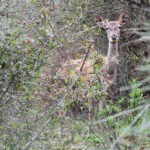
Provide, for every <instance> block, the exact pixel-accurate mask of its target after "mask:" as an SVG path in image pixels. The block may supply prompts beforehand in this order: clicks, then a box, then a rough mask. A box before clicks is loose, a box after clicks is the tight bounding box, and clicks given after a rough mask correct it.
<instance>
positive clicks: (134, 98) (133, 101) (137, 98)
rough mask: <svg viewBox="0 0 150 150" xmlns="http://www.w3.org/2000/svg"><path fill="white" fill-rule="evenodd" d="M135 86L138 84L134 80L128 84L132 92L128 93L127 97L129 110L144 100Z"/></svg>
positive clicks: (141, 93) (140, 91)
mask: <svg viewBox="0 0 150 150" xmlns="http://www.w3.org/2000/svg"><path fill="white" fill-rule="evenodd" d="M137 84H138V82H137V81H136V79H133V80H132V82H130V85H131V87H132V90H131V91H130V93H129V96H130V99H129V103H130V106H129V108H135V107H137V106H139V105H140V104H141V103H142V101H143V100H144V97H143V92H142V90H141V89H139V88H137Z"/></svg>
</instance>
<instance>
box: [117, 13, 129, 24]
mask: <svg viewBox="0 0 150 150" xmlns="http://www.w3.org/2000/svg"><path fill="white" fill-rule="evenodd" d="M127 20H128V12H127V11H126V12H123V13H122V14H121V15H120V17H119V19H118V22H119V24H120V25H121V26H122V25H124V24H126V23H127Z"/></svg>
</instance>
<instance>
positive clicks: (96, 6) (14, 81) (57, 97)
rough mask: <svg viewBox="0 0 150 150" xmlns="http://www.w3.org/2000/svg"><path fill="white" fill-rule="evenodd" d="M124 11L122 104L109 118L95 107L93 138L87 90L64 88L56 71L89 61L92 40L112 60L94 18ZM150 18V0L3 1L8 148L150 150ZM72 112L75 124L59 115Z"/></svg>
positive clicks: (0, 95)
mask: <svg viewBox="0 0 150 150" xmlns="http://www.w3.org/2000/svg"><path fill="white" fill-rule="evenodd" d="M124 11H128V14H129V20H128V23H127V24H126V25H125V26H124V28H123V29H122V32H121V39H120V41H119V54H120V57H119V59H120V63H119V67H118V78H117V79H118V81H117V83H118V84H117V87H116V89H117V90H116V93H115V95H116V96H115V100H111V98H110V99H109V100H108V101H107V105H106V109H105V110H104V111H103V112H102V115H100V114H99V112H98V110H97V108H95V118H94V120H93V124H94V126H93V132H92V134H90V135H89V134H87V130H88V118H87V107H88V104H86V105H85V104H84V102H83V101H81V100H80V98H81V97H80V96H79V95H78V93H79V92H80V95H82V92H81V91H82V90H81V89H80V90H81V91H79V90H76V92H74V90H73V89H72V88H70V87H71V85H70V84H69V83H68V84H69V86H66V88H62V87H61V86H62V82H63V81H59V80H57V79H58V78H59V76H58V75H56V73H57V71H58V70H59V69H60V68H61V67H62V65H63V63H64V62H65V61H66V60H67V59H77V58H84V57H85V54H86V53H87V50H88V48H89V46H90V44H91V43H92V47H90V49H91V52H90V53H92V52H93V51H96V52H97V53H99V54H102V55H106V53H107V47H108V40H107V36H106V33H105V31H104V30H102V29H100V28H99V27H98V26H97V24H96V23H95V21H94V15H95V14H97V15H101V16H103V17H104V18H107V19H108V20H117V19H118V17H119V15H120V14H121V12H124ZM149 20H150V1H149V0H0V149H1V150H20V149H21V150H25V149H29V150H30V149H34V150H48V149H90V150H91V149H101V150H103V149H104V150H105V149H111V150H112V149H119V150H130V149H131V150H133V149H137V150H138V149H139V150H146V149H149V148H150V144H149V143H150V111H149V110H150V109H149V107H150V103H149V96H150V95H149V90H150V86H149V82H150V77H149V72H150V71H149V70H150V64H149V63H150V59H149V52H150V49H149V40H150V22H149ZM43 72H44V76H46V77H47V79H45V78H44V79H43V78H42V77H41V76H42V73H43ZM60 88H61V89H62V90H60ZM89 88H90V90H91V88H92V90H93V89H94V90H93V91H97V88H98V87H97V86H95V87H89ZM91 93H92V92H91ZM92 94H93V95H94V94H95V92H93V93H92ZM66 95H67V96H66ZM68 95H69V96H68ZM98 99H99V100H101V99H103V95H98ZM66 109H69V110H70V112H72V113H71V115H70V116H68V118H63V120H64V121H65V120H69V122H70V124H69V125H68V124H67V123H65V122H62V120H61V119H60V116H59V111H60V110H62V111H63V110H66ZM102 122H103V123H104V125H105V130H102V129H101V123H102Z"/></svg>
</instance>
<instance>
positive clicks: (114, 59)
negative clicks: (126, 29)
mask: <svg viewBox="0 0 150 150" xmlns="http://www.w3.org/2000/svg"><path fill="white" fill-rule="evenodd" d="M95 20H96V22H97V23H98V25H99V26H100V27H101V28H104V29H105V30H106V32H107V36H108V40H109V46H108V53H107V56H106V57H103V59H104V65H103V67H102V68H101V72H102V73H101V74H100V75H99V77H100V80H101V83H102V84H104V85H105V87H106V90H107V89H109V87H110V85H112V84H115V83H116V77H117V65H118V56H119V53H118V41H119V38H120V29H121V27H122V25H124V24H125V23H126V21H127V13H126V12H124V13H122V14H121V15H120V17H119V19H118V20H117V21H110V22H108V21H106V20H104V19H103V18H102V17H100V16H95ZM82 64H83V60H82V59H77V60H72V59H71V60H68V61H67V62H66V63H65V64H64V65H63V66H62V68H61V69H60V70H59V71H58V72H57V74H59V75H61V76H62V77H64V78H71V79H73V76H74V75H75V76H76V73H77V75H80V74H81V75H82V76H84V77H85V76H86V78H85V82H87V81H88V82H89V81H90V80H91V79H92V77H93V75H94V65H95V61H93V60H92V59H87V60H86V61H85V63H84V66H83V70H82V72H81V66H82ZM71 70H72V71H73V72H72V71H71ZM89 85H90V84H89ZM112 92H113V91H112ZM91 99H92V102H91V105H90V106H89V132H91V126H92V118H93V112H94V105H95V98H94V97H93V98H90V99H89V100H91ZM65 114H66V113H65Z"/></svg>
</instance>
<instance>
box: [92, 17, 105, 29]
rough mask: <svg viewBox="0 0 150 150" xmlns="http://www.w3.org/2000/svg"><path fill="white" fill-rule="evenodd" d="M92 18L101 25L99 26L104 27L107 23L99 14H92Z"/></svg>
mask: <svg viewBox="0 0 150 150" xmlns="http://www.w3.org/2000/svg"><path fill="white" fill-rule="evenodd" d="M94 19H95V21H96V23H97V24H98V25H99V26H100V27H101V28H105V27H106V25H107V21H106V20H104V19H103V17H101V16H97V15H95V16H94Z"/></svg>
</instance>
